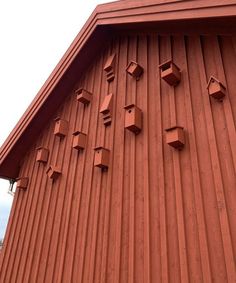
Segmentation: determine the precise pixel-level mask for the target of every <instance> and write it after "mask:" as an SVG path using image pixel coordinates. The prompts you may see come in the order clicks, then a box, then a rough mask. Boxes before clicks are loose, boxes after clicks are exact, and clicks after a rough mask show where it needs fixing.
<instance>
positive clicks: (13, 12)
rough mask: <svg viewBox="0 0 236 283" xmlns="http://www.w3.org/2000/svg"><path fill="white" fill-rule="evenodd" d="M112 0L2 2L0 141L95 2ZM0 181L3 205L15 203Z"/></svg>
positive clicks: (4, 183) (1, 141)
mask: <svg viewBox="0 0 236 283" xmlns="http://www.w3.org/2000/svg"><path fill="white" fill-rule="evenodd" d="M106 2H111V1H110V0H109V1H108V0H88V1H86V0H85V1H81V0H76V1H75V0H57V1H56V0H41V1H32V0H21V1H19V0H7V1H0V146H1V145H2V143H3V142H4V140H5V139H6V138H7V136H8V135H9V133H10V131H11V130H12V129H13V127H14V126H15V124H16V123H17V122H18V120H19V119H20V117H21V116H22V114H23V113H24V111H25V110H26V108H27V107H28V105H29V104H30V102H31V101H32V100H33V98H34V96H35V95H36V94H37V92H38V90H39V89H40V87H41V86H42V85H43V83H44V82H45V80H46V79H47V78H48V76H49V75H50V73H51V72H52V70H53V69H54V67H55V66H56V64H57V63H58V62H59V60H60V59H61V57H62V56H63V54H64V53H65V52H66V50H67V48H68V47H69V45H70V44H71V42H72V41H73V39H74V38H75V36H76V35H77V34H78V32H79V31H80V29H81V28H82V26H83V25H84V23H85V22H86V20H87V19H88V17H89V16H90V14H91V13H92V11H93V10H94V9H95V7H96V5H98V4H100V3H106ZM8 186H9V185H8V181H3V180H0V217H1V212H2V211H1V208H2V207H3V204H4V205H9V204H10V203H11V200H12V197H11V196H10V195H9V194H7V190H8Z"/></svg>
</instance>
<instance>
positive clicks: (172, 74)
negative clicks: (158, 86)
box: [159, 60, 181, 86]
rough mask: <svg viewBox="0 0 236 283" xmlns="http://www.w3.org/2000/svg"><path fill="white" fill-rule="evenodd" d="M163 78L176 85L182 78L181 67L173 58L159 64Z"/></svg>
mask: <svg viewBox="0 0 236 283" xmlns="http://www.w3.org/2000/svg"><path fill="white" fill-rule="evenodd" d="M159 68H160V70H161V78H162V79H163V80H164V81H165V82H167V83H168V84H169V85H171V86H176V85H177V84H178V83H179V82H180V79H181V73H180V69H179V67H178V66H177V65H176V64H175V63H173V62H172V61H171V60H169V61H167V62H165V63H162V64H161V65H159Z"/></svg>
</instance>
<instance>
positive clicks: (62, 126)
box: [54, 117, 69, 138]
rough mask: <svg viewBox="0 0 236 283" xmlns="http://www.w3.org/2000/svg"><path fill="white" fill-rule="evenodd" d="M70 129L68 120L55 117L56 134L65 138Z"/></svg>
mask: <svg viewBox="0 0 236 283" xmlns="http://www.w3.org/2000/svg"><path fill="white" fill-rule="evenodd" d="M68 129H69V125H68V122H67V121H66V120H64V119H61V118H60V117H57V118H56V119H55V127H54V135H56V136H58V137H60V138H63V137H65V136H66V135H67V133H68Z"/></svg>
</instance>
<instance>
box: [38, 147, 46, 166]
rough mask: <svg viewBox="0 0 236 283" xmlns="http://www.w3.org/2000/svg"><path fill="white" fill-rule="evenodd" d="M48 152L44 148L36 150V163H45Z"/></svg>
mask: <svg viewBox="0 0 236 283" xmlns="http://www.w3.org/2000/svg"><path fill="white" fill-rule="evenodd" d="M48 154H49V150H48V149H47V148H45V147H38V148H37V155H36V161H37V162H43V163H46V162H47V161H48Z"/></svg>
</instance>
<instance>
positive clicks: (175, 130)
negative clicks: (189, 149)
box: [166, 126, 185, 149]
mask: <svg viewBox="0 0 236 283" xmlns="http://www.w3.org/2000/svg"><path fill="white" fill-rule="evenodd" d="M166 143H167V144H169V145H170V146H172V147H174V148H176V149H182V148H183V147H184V144H185V137H184V128H183V127H180V126H175V127H171V128H168V129H166Z"/></svg>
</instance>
